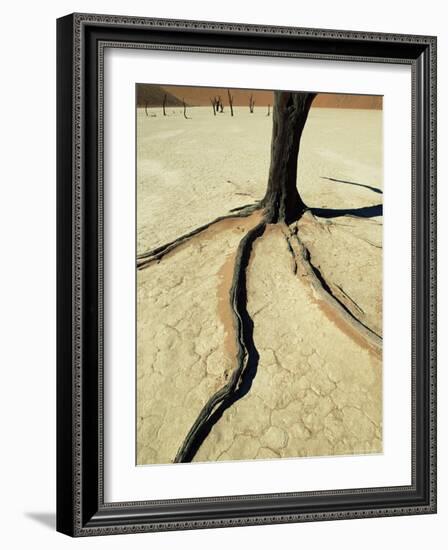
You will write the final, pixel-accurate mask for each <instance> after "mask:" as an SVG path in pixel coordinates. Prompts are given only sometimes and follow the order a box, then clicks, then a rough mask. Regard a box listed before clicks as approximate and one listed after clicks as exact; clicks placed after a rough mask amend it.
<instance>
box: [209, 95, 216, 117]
mask: <svg viewBox="0 0 448 550" xmlns="http://www.w3.org/2000/svg"><path fill="white" fill-rule="evenodd" d="M210 103H211V104H212V108H213V116H216V104H215V100H214V99H212V98H210Z"/></svg>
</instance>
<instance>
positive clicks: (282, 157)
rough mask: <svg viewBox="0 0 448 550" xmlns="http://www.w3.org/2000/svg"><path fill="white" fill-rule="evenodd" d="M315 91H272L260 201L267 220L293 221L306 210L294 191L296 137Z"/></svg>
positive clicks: (297, 141) (299, 134)
mask: <svg viewBox="0 0 448 550" xmlns="http://www.w3.org/2000/svg"><path fill="white" fill-rule="evenodd" d="M315 96H316V94H313V93H305V92H278V91H276V92H274V105H273V114H272V140H271V165H270V168H269V179H268V186H267V189H266V194H265V196H264V198H263V200H262V202H261V204H262V206H263V207H264V209H265V216H266V221H267V223H277V222H278V221H284V222H286V223H287V224H290V223H292V222H293V221H295V220H297V219H298V218H299V217H300V216H301V215H302V214H303V212H304V211H305V210H306V205H305V203H304V202H303V200H302V198H301V196H300V194H299V192H298V190H297V160H298V158H297V157H298V154H299V145H300V138H301V136H302V131H303V128H304V126H305V123H306V119H307V117H308V113H309V110H310V108H311V103H312V102H313V99H314V98H315Z"/></svg>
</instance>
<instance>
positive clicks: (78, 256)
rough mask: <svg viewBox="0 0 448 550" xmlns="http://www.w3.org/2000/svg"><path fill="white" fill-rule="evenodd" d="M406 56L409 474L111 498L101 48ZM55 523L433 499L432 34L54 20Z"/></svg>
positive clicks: (297, 517) (277, 515)
mask: <svg viewBox="0 0 448 550" xmlns="http://www.w3.org/2000/svg"><path fill="white" fill-rule="evenodd" d="M111 44H116V45H117V46H118V47H122V48H139V47H141V46H142V45H144V46H145V47H152V48H154V49H161V50H164V49H166V50H170V51H190V52H213V53H218V54H222V55H226V54H228V53H232V54H245V55H263V56H272V57H302V58H310V59H331V60H341V61H363V62H376V63H399V64H407V65H410V66H411V69H412V113H409V116H410V117H412V131H413V135H412V217H413V220H412V250H413V255H412V302H413V303H412V310H413V311H412V367H411V368H412V483H411V485H409V486H390V487H381V488H368V489H344V490H337V491H335V490H333V491H332V490H328V491H318V492H304V493H281V494H262V495H236V496H233V497H225V496H220V495H216V497H214V498H188V499H180V500H166V501H154V500H151V495H150V494H148V497H147V500H146V501H139V502H120V503H108V502H105V501H104V480H103V459H104V456H103V451H104V450H103V332H102V327H103V299H104V296H103V264H102V262H103V182H102V170H103V164H102V163H103V156H102V155H103V134H102V133H103V117H102V104H103V103H102V102H103V95H102V94H103V76H104V75H103V64H102V59H103V58H102V56H103V54H104V48H105V47H107V46H108V45H111ZM57 51H58V58H57V73H58V74H57V99H58V104H57V119H58V123H57V139H58V149H57V158H58V164H57V195H58V197H57V233H58V244H57V254H58V263H57V280H58V283H57V284H58V286H57V292H58V310H57V311H58V321H57V327H58V335H57V339H58V350H57V363H58V365H57V391H58V397H57V437H58V442H57V529H58V531H60V532H62V533H65V534H68V535H71V536H90V535H106V534H118V533H135V532H147V531H162V530H173V529H199V528H211V527H226V526H238V525H262V524H267V523H286V522H302V521H321V520H332V519H349V518H366V517H380V516H393V515H405V514H427V513H435V512H436V38H435V37H430V36H408V35H400V34H378V33H369V32H350V31H338V30H321V29H303V28H289V27H270V26H255V25H242V24H232V23H212V22H200V21H175V20H161V19H146V18H138V17H122V16H108V15H91V14H73V15H69V16H66V17H63V18H61V19H59V20H58V22H57Z"/></svg>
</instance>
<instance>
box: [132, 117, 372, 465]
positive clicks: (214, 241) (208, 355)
mask: <svg viewBox="0 0 448 550" xmlns="http://www.w3.org/2000/svg"><path fill="white" fill-rule="evenodd" d="M236 114H237V115H238V116H235V117H234V118H233V119H231V118H230V117H227V118H219V117H216V119H217V120H216V121H213V123H210V114H209V112H208V110H207V109H202V108H197V109H190V112H189V115H190V116H191V117H192V118H191V120H188V121H184V120H183V119H182V117H181V116H180V115H179V116H177V117H176V116H173V117H166V118H165V119H163V118H162V117H159V116H158V117H157V118H146V117H145V114H144V110H143V111H142V110H139V112H138V113H137V131H138V152H137V154H138V163H137V186H138V187H137V197H138V201H137V216H138V218H137V219H138V228H137V241H138V252H139V253H141V252H145V251H146V250H148V249H150V248H154V247H156V246H159V245H161V244H164V243H167V242H169V241H171V240H173V239H175V238H176V237H178V236H179V235H182V234H185V233H186V232H188V231H191V230H192V229H195V228H196V227H198V226H200V225H202V224H205V223H208V222H210V221H211V220H212V219H214V218H215V217H217V216H221V215H225V214H227V213H228V212H229V210H230V209H231V208H235V207H237V206H241V205H243V204H247V203H251V202H253V201H254V200H255V199H259V198H261V197H262V196H263V194H264V191H265V187H266V182H267V172H268V167H269V166H268V164H269V150H270V136H271V124H272V119H269V118H268V117H266V116H265V113H264V110H263V112H262V111H260V112H257V109H255V113H254V115H249V114H248V113H246V112H245V111H242V110H241V111H239V112H238V113H236ZM381 133H382V129H381V112H373V111H351V110H332V109H312V110H311V112H310V116H309V118H308V122H307V125H306V127H305V130H304V133H303V136H302V143H301V151H300V155H299V176H298V178H299V181H298V186H299V189H300V191H301V194H302V196H303V198H304V200H305V202H306V203H307V204H308V205H310V206H311V207H313V208H320V209H327V208H332V209H344V208H346V209H348V208H350V209H356V208H364V207H374V206H376V205H379V204H381V203H382V197H381V189H382V174H381V172H382V161H381V154H382V152H381ZM198 150H200V152H201V153H200V155H198V153H197V152H198ZM372 189H373V190H372ZM167 208H168V210H167ZM173 213H174V214H175V215H173ZM377 214H378V215H375V216H372V217H369V218H363V217H358V216H352V215H338V216H334V217H323V216H320V215H318V213H317V212H314V215H312V214H310V213H308V214H306V215H305V216H304V217H303V218H302V219H301V220H300V221H299V224H298V230H299V235H300V239H301V240H302V242H303V244H304V245H305V246H306V247H307V249H308V251H309V253H310V260H311V261H312V263H313V265H314V266H315V267H317V268H318V269H319V271H320V273H321V275H322V277H323V278H324V279H325V281H326V283H327V284H328V286H329V288H330V289H331V292H332V293H333V294H334V295H335V296H336V297H337V298H338V300H339V301H340V302H341V303H342V304H343V305H344V306H345V307H346V309H347V310H348V311H350V312H351V313H352V314H353V315H354V316H355V317H356V318H357V319H359V320H360V321H361V323H362V324H363V325H364V326H366V327H368V328H369V329H370V330H371V331H373V332H374V333H376V334H378V335H381V324H382V319H381V316H382V304H381V300H382V296H381V293H382V250H381V246H382V215H381V213H380V212H378V213H377ZM256 222H257V219H256V216H255V215H253V216H250V217H249V218H240V219H233V220H225V221H223V222H219V223H218V224H214V225H213V226H211V227H210V228H209V229H207V230H205V231H203V232H201V233H199V234H198V235H196V236H194V237H193V238H191V239H190V240H188V241H186V242H185V243H183V244H182V245H180V246H179V247H177V248H176V249H174V250H173V251H171V252H169V253H168V254H166V255H165V256H163V257H162V259H161V260H160V261H154V262H151V263H149V265H148V266H147V267H145V268H144V269H142V270H139V271H138V272H137V302H138V304H137V305H138V307H137V316H138V318H137V463H138V464H160V463H170V462H172V461H173V459H174V456H175V454H176V452H177V450H178V448H179V446H180V445H181V443H182V441H183V440H184V438H185V436H186V435H187V433H188V431H189V429H190V428H191V426H192V424H193V422H194V421H195V420H196V418H197V415H198V413H199V411H200V410H201V407H202V406H203V405H204V403H205V402H206V401H207V399H208V398H209V397H210V396H211V395H212V394H213V393H214V392H215V391H216V390H218V389H219V388H221V387H222V386H223V385H224V384H225V381H226V380H227V377H228V376H229V373H230V372H231V370H232V369H233V368H234V364H235V354H236V344H235V339H234V327H233V319H232V313H231V311H230V307H229V303H228V296H229V288H230V281H231V277H232V274H233V258H234V254H235V252H236V249H237V247H238V244H239V242H240V240H241V238H242V237H243V236H244V235H245V234H246V233H247V231H248V230H249V229H251V228H252V227H253V226H254V225H255V223H256ZM292 264H293V259H292V256H291V253H290V251H289V250H288V247H287V243H286V239H285V237H284V234H283V233H282V231H281V229H280V227H278V226H268V228H267V230H266V232H265V233H264V234H263V235H262V236H261V237H260V238H259V239H257V240H256V241H255V243H254V246H253V252H252V256H251V259H250V263H249V267H248V269H247V291H248V304H247V309H248V312H249V314H250V315H251V316H252V318H253V321H254V334H253V337H254V342H255V345H256V347H257V350H258V353H259V355H260V358H259V362H258V366H257V372H256V373H255V377H254V378H253V381H252V386H251V387H250V389H249V391H248V392H247V393H246V395H244V396H243V397H242V398H241V399H239V400H238V401H236V402H235V403H233V404H232V405H231V406H230V407H229V408H228V409H226V410H225V411H224V413H223V415H222V417H221V418H220V419H219V420H218V421H217V422H216V424H214V426H213V427H212V429H211V431H210V433H209V434H208V436H207V437H206V438H205V440H204V442H203V443H202V445H201V446H200V448H199V450H198V452H197V453H196V455H195V457H194V460H195V461H207V460H233V459H253V458H264V459H268V458H279V457H300V456H322V455H338V454H339V455H340V454H354V453H356V454H358V453H372V452H375V453H376V452H381V450H382V443H381V430H382V425H381V424H382V394H381V353H373V352H372V350H371V349H370V348H369V347H368V346H363V345H362V342H360V341H359V339H358V338H356V339H353V337H351V336H350V333H349V332H345V331H343V330H341V328H340V327H341V323H340V319H338V316H337V312H336V311H332V309H331V308H328V307H327V308H324V307H322V304H321V303H320V302H319V300H318V299H316V296H315V295H314V292H313V290H312V288H311V285H310V284H308V282H307V280H306V277H303V276H300V275H298V274H294V272H293V269H292Z"/></svg>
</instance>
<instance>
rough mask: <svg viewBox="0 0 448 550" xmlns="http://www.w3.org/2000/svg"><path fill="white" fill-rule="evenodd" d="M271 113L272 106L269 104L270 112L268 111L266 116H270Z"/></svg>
mask: <svg viewBox="0 0 448 550" xmlns="http://www.w3.org/2000/svg"><path fill="white" fill-rule="evenodd" d="M270 114H271V106H270V105H268V112H267V114H266V116H269V115H270Z"/></svg>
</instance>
